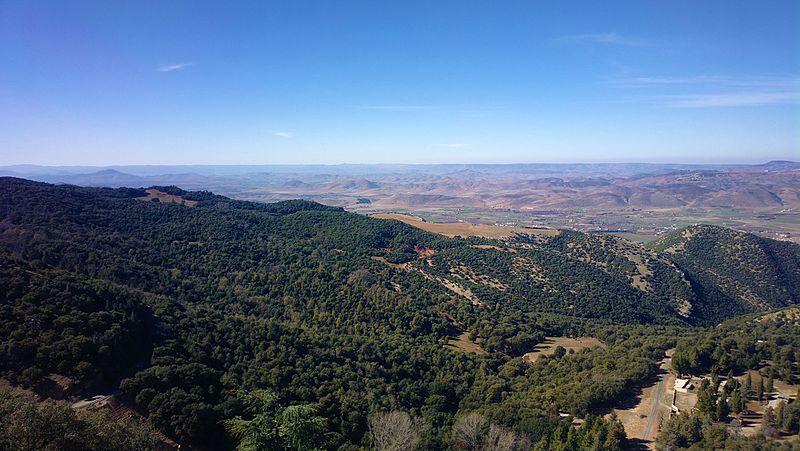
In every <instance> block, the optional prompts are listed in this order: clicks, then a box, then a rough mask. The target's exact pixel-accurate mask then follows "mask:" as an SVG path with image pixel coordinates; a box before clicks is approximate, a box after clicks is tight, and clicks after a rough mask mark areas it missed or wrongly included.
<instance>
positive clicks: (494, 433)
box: [482, 424, 531, 451]
mask: <svg viewBox="0 0 800 451" xmlns="http://www.w3.org/2000/svg"><path fill="white" fill-rule="evenodd" d="M530 447H531V444H530V442H529V441H528V439H527V438H526V437H523V436H521V435H519V434H517V433H516V432H514V431H511V430H509V429H505V428H502V427H500V426H497V425H496V424H491V425H489V431H488V432H487V433H486V438H485V440H484V445H483V448H482V449H483V450H484V451H516V450H520V451H522V450H528V449H530Z"/></svg>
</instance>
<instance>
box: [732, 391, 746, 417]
mask: <svg viewBox="0 0 800 451" xmlns="http://www.w3.org/2000/svg"><path fill="white" fill-rule="evenodd" d="M742 410H744V404H743V400H742V389H741V388H737V389H736V390H734V391H733V394H732V395H731V411H732V412H733V413H734V414H736V415H738V414H740V413H742Z"/></svg>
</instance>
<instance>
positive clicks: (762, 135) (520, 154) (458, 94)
mask: <svg viewBox="0 0 800 451" xmlns="http://www.w3.org/2000/svg"><path fill="white" fill-rule="evenodd" d="M771 159H794V160H799V159H800V2H798V1H796V0H789V1H746V2H745V1H733V0H726V1H668V2H667V1H644V0H635V1H621V2H605V1H604V2H600V1H586V2H577V1H575V2H543V1H533V0H530V1H521V2H500V1H497V2H487V1H458V2H447V1H435V2H434V1H420V2H413V1H363V2H360V1H316V2H304V1H299V0H294V1H285V2H267V1H258V2H250V3H237V2H219V1H214V2H180V1H168V2H161V1H159V2H146V1H141V2H138V1H137V2H113V1H111V2H109V1H97V2H77V1H76V2H63V1H36V2H31V1H15V0H4V1H0V164H15V163H34V164H94V165H107V164H159V163H163V164H181V163H204V164H228V163H229V164H262V163H263V164H269V163H381V162H385V163H461V162H480V163H492V162H497V163H511V162H576V161H579V162H595V161H606V162H615V161H645V162H761V161H766V160H771Z"/></svg>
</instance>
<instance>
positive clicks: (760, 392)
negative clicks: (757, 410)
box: [756, 377, 764, 402]
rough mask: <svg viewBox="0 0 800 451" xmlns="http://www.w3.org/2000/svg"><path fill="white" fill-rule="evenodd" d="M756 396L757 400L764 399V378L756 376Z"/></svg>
mask: <svg viewBox="0 0 800 451" xmlns="http://www.w3.org/2000/svg"><path fill="white" fill-rule="evenodd" d="M756 398H758V402H761V401H763V400H764V378H763V377H760V378H758V388H757V389H756Z"/></svg>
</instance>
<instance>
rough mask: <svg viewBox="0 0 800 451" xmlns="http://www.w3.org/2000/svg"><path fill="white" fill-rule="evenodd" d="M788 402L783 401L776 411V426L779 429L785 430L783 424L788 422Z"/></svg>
mask: <svg viewBox="0 0 800 451" xmlns="http://www.w3.org/2000/svg"><path fill="white" fill-rule="evenodd" d="M786 414H787V412H786V401H781V402H779V403H778V408H777V409H775V426H776V427H778V428H783V424H784V422H785V421H786Z"/></svg>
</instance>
